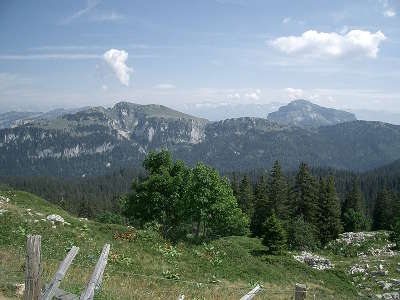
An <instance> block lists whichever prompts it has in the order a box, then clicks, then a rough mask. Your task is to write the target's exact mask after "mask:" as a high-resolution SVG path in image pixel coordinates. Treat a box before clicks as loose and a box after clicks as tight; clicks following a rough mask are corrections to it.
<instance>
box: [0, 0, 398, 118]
mask: <svg viewBox="0 0 400 300" xmlns="http://www.w3.org/2000/svg"><path fill="white" fill-rule="evenodd" d="M0 37H1V43H0V111H7V110H40V111H45V110H49V109H54V108H60V107H66V108H68V107H82V106H87V105H103V106H111V105H113V104H114V103H116V102H119V101H122V100H123V101H130V102H135V103H141V104H149V103H157V104H163V105H167V106H171V107H174V108H177V109H179V108H180V107H183V106H185V105H186V104H191V105H193V104H200V105H201V104H202V103H214V104H217V105H218V104H227V103H228V104H230V103H233V104H235V103H240V104H246V103H271V102H282V103H287V102H289V101H291V100H294V99H297V98H303V99H307V100H310V101H312V102H314V103H317V104H320V105H325V106H328V107H335V108H341V109H367V110H377V111H378V110H379V111H390V112H400V0H352V1H348V0H335V1H327V0H315V1H311V0H302V1H293V0H290V1H289V0H281V1H272V0H271V1H269V0H181V1H178V0H168V1H165V0H159V1H153V0H130V1H119V0H114V1H110V0H103V1H101V0H40V1H37V0H35V1H33V0H24V1H22V0H2V1H0Z"/></svg>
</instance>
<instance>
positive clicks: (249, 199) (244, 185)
mask: <svg viewBox="0 0 400 300" xmlns="http://www.w3.org/2000/svg"><path fill="white" fill-rule="evenodd" d="M238 205H239V207H240V208H241V209H242V211H243V212H244V213H246V214H247V215H248V216H249V217H250V216H251V215H252V213H253V192H252V188H251V185H250V180H249V177H248V176H247V175H245V176H244V177H243V179H242V181H241V182H240V185H239V195H238Z"/></svg>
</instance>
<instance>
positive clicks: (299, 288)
mask: <svg viewBox="0 0 400 300" xmlns="http://www.w3.org/2000/svg"><path fill="white" fill-rule="evenodd" d="M306 297H307V286H306V285H305V284H300V283H296V289H295V294H294V299H295V300H305V299H306Z"/></svg>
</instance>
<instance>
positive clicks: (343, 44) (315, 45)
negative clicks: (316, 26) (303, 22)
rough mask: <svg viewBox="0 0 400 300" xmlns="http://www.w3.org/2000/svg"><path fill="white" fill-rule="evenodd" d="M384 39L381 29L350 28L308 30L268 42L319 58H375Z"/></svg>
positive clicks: (275, 46) (288, 51)
mask: <svg viewBox="0 0 400 300" xmlns="http://www.w3.org/2000/svg"><path fill="white" fill-rule="evenodd" d="M385 39H386V37H385V35H384V34H383V33H382V32H381V31H377V32H375V33H371V32H369V31H364V30H351V31H349V32H347V33H346V34H339V33H336V32H318V31H315V30H309V31H306V32H304V33H303V34H302V35H301V36H287V37H279V38H277V39H275V40H272V41H269V44H270V45H271V46H272V47H274V48H276V49H278V50H279V51H281V52H284V53H286V54H298V55H303V56H313V57H321V58H338V57H344V56H366V57H370V58H376V57H377V55H378V51H379V45H380V43H381V42H382V41H384V40H385Z"/></svg>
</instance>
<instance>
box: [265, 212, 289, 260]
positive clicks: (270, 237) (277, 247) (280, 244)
mask: <svg viewBox="0 0 400 300" xmlns="http://www.w3.org/2000/svg"><path fill="white" fill-rule="evenodd" d="M262 243H263V245H265V246H267V248H268V250H267V251H268V253H270V254H281V253H282V252H283V251H284V250H285V249H286V247H287V245H286V233H285V231H284V230H283V227H282V225H281V223H280V221H279V219H278V218H277V217H276V216H275V214H274V213H272V215H271V216H269V217H268V218H267V219H266V221H265V223H264V238H263V241H262Z"/></svg>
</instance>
